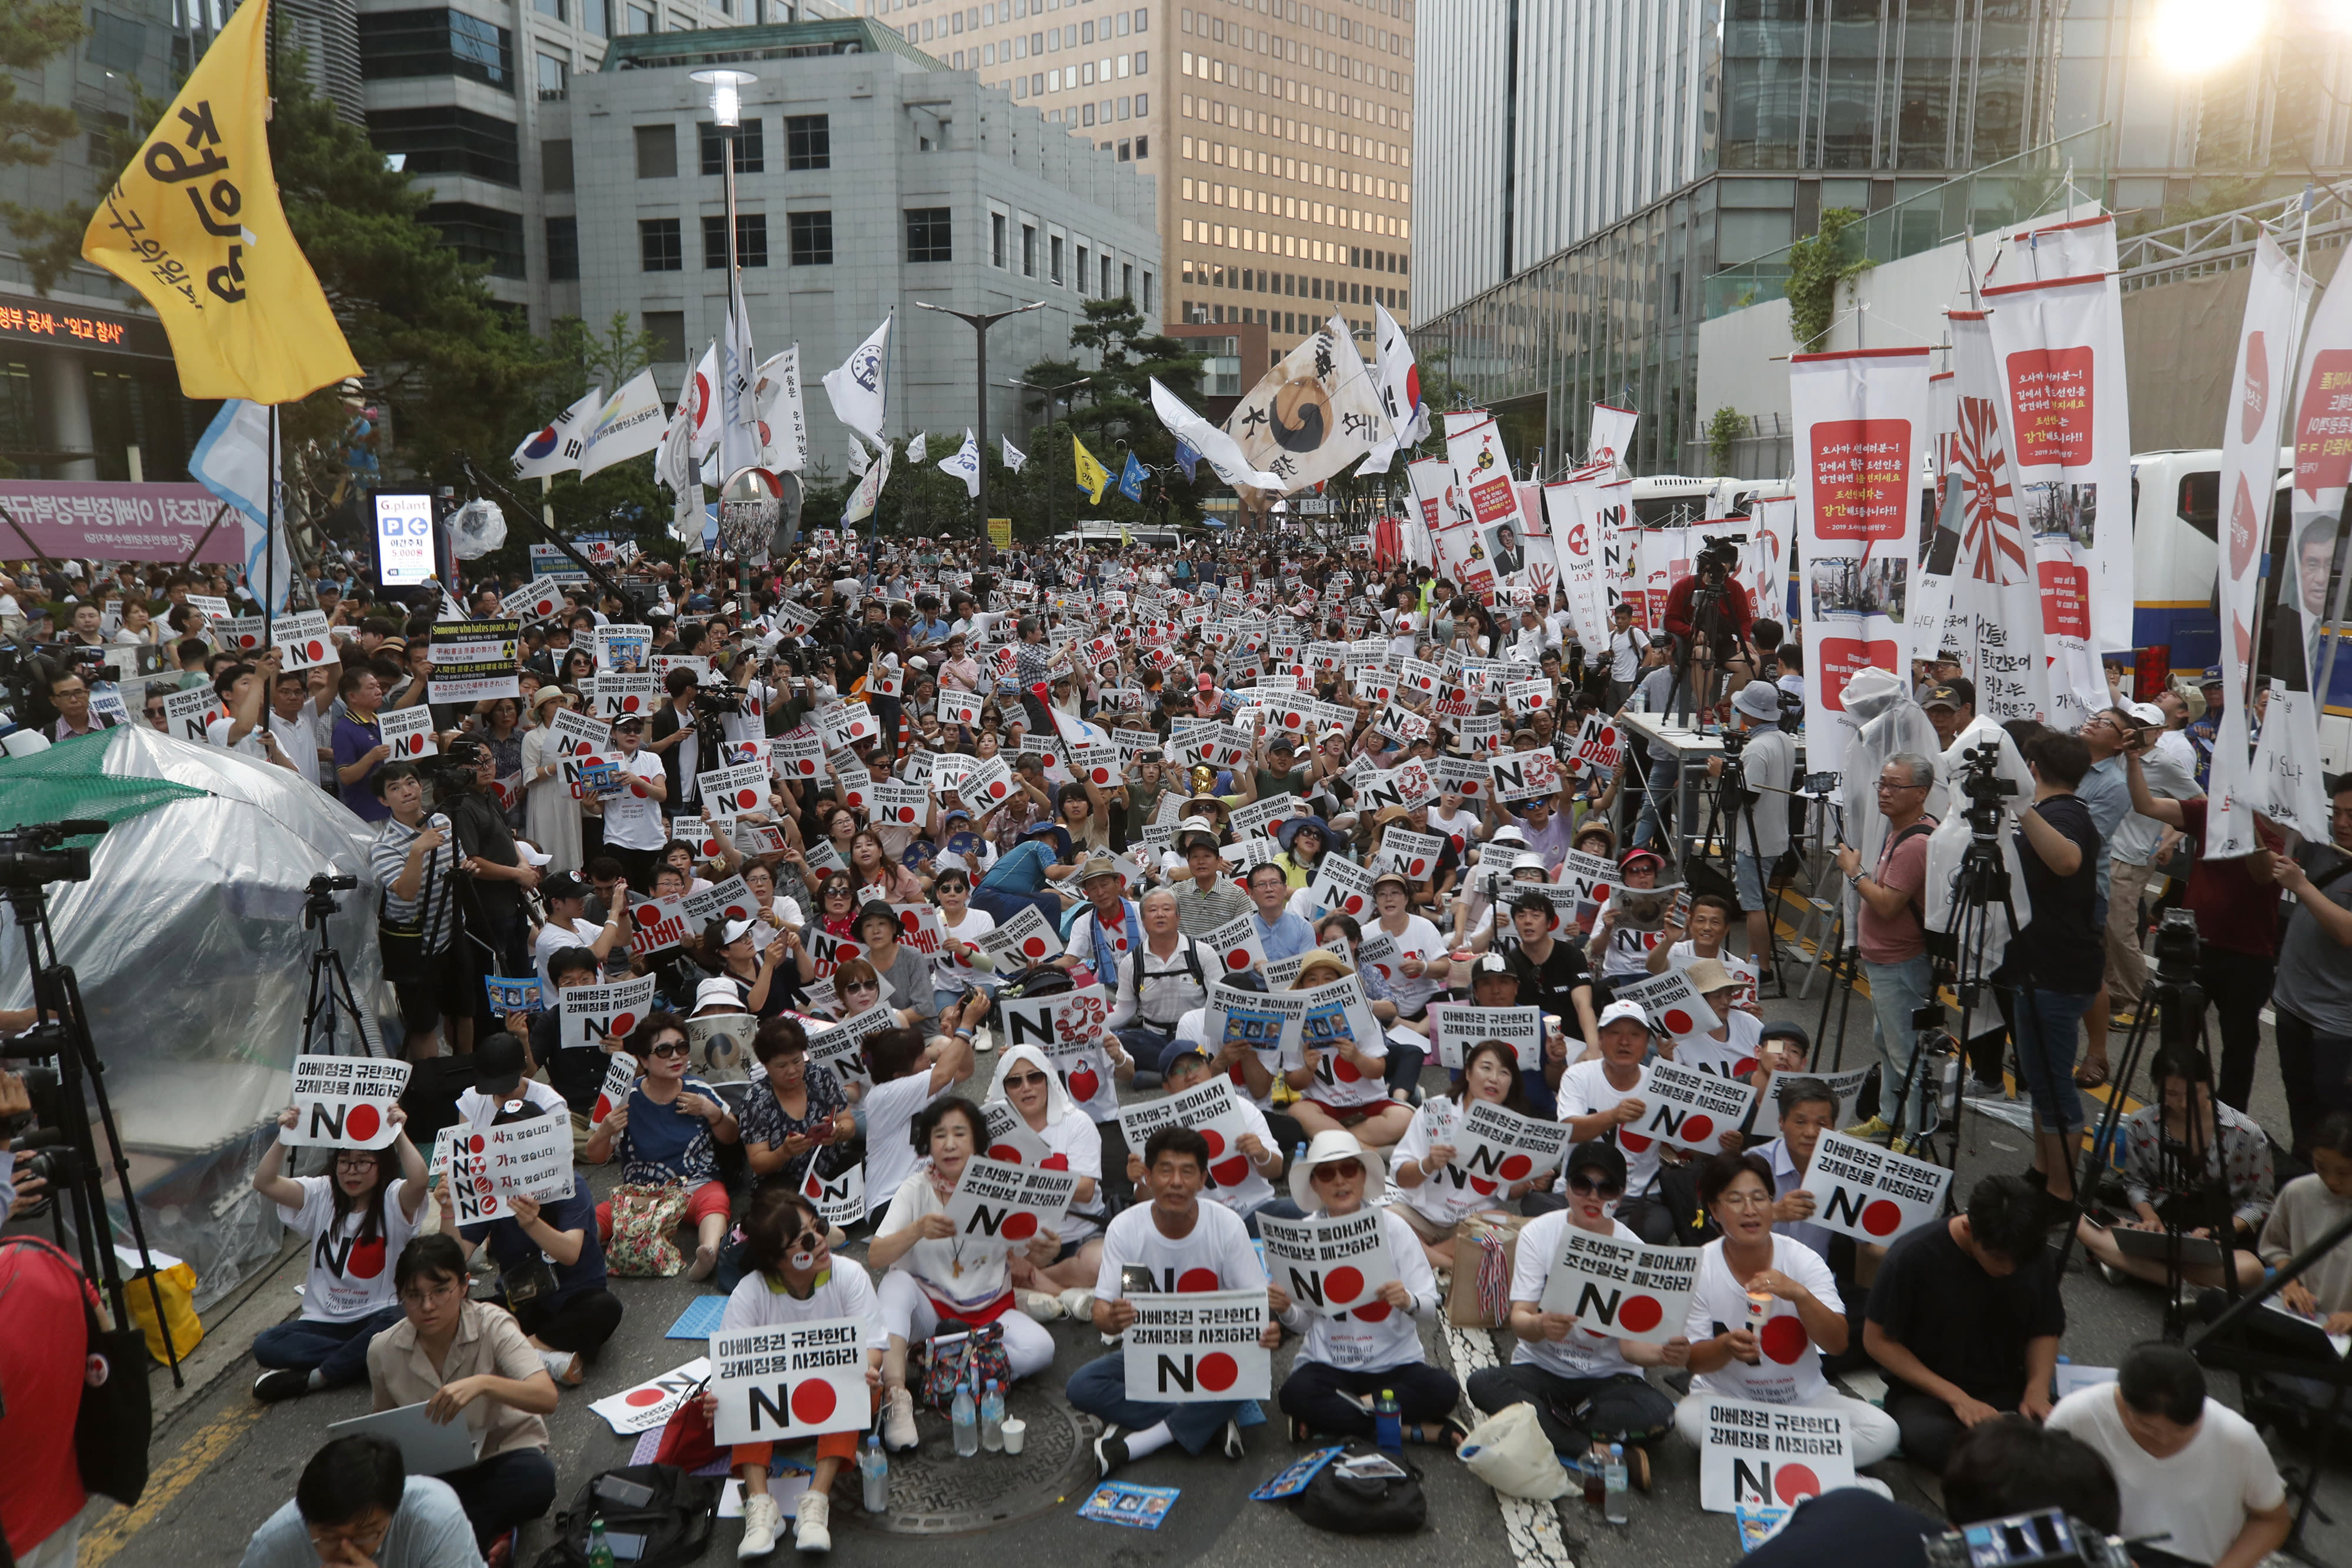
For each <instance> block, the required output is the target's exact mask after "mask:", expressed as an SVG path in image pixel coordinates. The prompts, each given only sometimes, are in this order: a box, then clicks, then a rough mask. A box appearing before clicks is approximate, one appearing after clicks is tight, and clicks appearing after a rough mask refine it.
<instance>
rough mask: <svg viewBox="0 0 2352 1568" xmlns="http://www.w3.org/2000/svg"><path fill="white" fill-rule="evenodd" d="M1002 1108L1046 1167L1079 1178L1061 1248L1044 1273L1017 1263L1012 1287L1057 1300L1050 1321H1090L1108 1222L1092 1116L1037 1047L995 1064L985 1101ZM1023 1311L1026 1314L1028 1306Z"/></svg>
mask: <svg viewBox="0 0 2352 1568" xmlns="http://www.w3.org/2000/svg"><path fill="white" fill-rule="evenodd" d="M998 1102H1003V1103H1005V1104H1007V1105H1009V1106H1011V1107H1012V1110H1013V1114H1014V1115H1016V1116H1018V1117H1020V1118H1021V1121H1022V1124H1024V1126H1026V1127H1027V1128H1028V1129H1029V1131H1030V1132H1032V1133H1034V1134H1036V1136H1037V1139H1038V1141H1039V1142H1040V1143H1042V1144H1044V1145H1045V1150H1046V1153H1045V1156H1044V1158H1045V1163H1046V1164H1048V1165H1050V1166H1054V1167H1055V1169H1059V1170H1067V1171H1069V1172H1071V1173H1072V1174H1073V1175H1075V1176H1076V1177H1077V1178H1078V1187H1077V1191H1076V1192H1075V1193H1073V1194H1071V1195H1070V1212H1069V1216H1068V1218H1066V1219H1065V1220H1064V1221H1063V1222H1062V1231H1061V1235H1062V1245H1061V1248H1060V1250H1059V1251H1058V1252H1057V1253H1056V1254H1055V1257H1054V1259H1053V1260H1051V1261H1049V1262H1047V1263H1046V1264H1045V1266H1043V1267H1042V1268H1033V1267H1032V1266H1030V1264H1029V1262H1028V1261H1027V1260H1025V1259H1022V1258H1015V1259H1014V1260H1013V1283H1014V1284H1015V1285H1017V1286H1019V1287H1021V1288H1022V1289H1023V1290H1024V1291H1037V1292H1039V1293H1040V1294H1043V1295H1047V1296H1053V1297H1056V1298H1058V1301H1057V1306H1058V1310H1057V1311H1055V1312H1051V1313H1050V1314H1049V1315H1050V1316H1052V1317H1059V1316H1061V1315H1062V1313H1064V1312H1066V1313H1068V1314H1069V1315H1070V1316H1071V1317H1074V1318H1075V1317H1082V1316H1085V1315H1087V1314H1088V1313H1090V1312H1093V1311H1094V1304H1095V1298H1094V1291H1092V1290H1091V1289H1089V1288H1088V1287H1090V1286H1092V1285H1093V1284H1094V1282H1095V1275H1096V1273H1097V1271H1098V1270H1100V1267H1101V1264H1102V1228H1103V1224H1104V1222H1105V1221H1107V1220H1108V1218H1110V1216H1109V1214H1108V1212H1107V1211H1106V1210H1105V1208H1104V1207H1103V1193H1102V1139H1101V1137H1100V1135H1099V1134H1097V1132H1096V1130H1095V1124H1094V1120H1093V1118H1092V1117H1090V1116H1088V1115H1087V1113H1085V1112H1084V1111H1081V1110H1079V1109H1078V1107H1077V1106H1076V1103H1073V1102H1072V1101H1071V1099H1070V1092H1069V1091H1068V1090H1067V1089H1065V1088H1064V1087H1063V1086H1062V1081H1061V1079H1060V1078H1059V1077H1058V1076H1057V1075H1056V1074H1055V1071H1054V1064H1053V1063H1052V1062H1050V1061H1046V1060H1045V1052H1044V1051H1039V1050H1038V1049H1037V1048H1036V1047H1035V1046H1034V1045H1016V1046H1014V1047H1013V1049H1012V1050H1010V1051H1006V1052H1005V1053H1004V1054H1003V1056H1002V1057H1000V1058H998V1059H997V1063H996V1078H995V1080H994V1082H991V1083H990V1084H989V1086H988V1095H987V1098H986V1100H984V1101H983V1102H982V1103H983V1104H994V1103H998ZM1073 1292H1075V1294H1074V1293H1073ZM1080 1298H1084V1299H1083V1300H1081V1299H1080ZM1027 1310H1029V1304H1028V1303H1025V1302H1024V1311H1027Z"/></svg>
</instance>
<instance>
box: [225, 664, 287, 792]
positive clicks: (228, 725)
mask: <svg viewBox="0 0 2352 1568" xmlns="http://www.w3.org/2000/svg"><path fill="white" fill-rule="evenodd" d="M277 678H278V650H277V649H275V648H272V649H270V650H269V651H268V653H264V654H262V655H261V661H260V663H258V664H231V665H229V666H227V667H226V668H225V669H223V670H222V671H221V673H220V674H217V675H215V676H214V677H213V693H214V695H216V696H217V697H219V698H220V701H221V706H224V707H226V708H227V709H228V716H227V717H226V718H216V719H215V720H213V721H212V723H210V724H208V725H206V726H205V740H206V741H207V742H208V743H209V744H211V745H214V746H217V747H221V748H222V749H223V750H225V751H237V752H242V753H244V754H245V755H246V756H247V757H250V758H253V759H254V760H255V761H257V762H274V763H276V764H278V767H280V768H286V769H288V770H289V771H291V772H296V773H299V772H300V771H301V769H300V768H296V767H295V766H294V764H293V762H292V761H291V760H290V759H289V758H288V757H287V756H286V754H285V752H284V751H283V750H282V749H281V748H280V747H278V737H276V736H275V735H274V734H272V733H271V732H270V729H269V727H268V716H267V714H266V713H265V712H264V710H263V706H262V701H263V698H264V697H265V696H266V695H268V688H269V683H271V682H273V681H275V680H276V679H277Z"/></svg>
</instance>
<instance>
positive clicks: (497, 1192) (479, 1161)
mask: <svg viewBox="0 0 2352 1568" xmlns="http://www.w3.org/2000/svg"><path fill="white" fill-rule="evenodd" d="M452 1147H453V1148H454V1149H455V1150H456V1152H457V1155H458V1157H459V1158H462V1159H463V1160H464V1161H465V1162H466V1172H467V1175H468V1176H471V1177H472V1179H473V1187H474V1193H475V1196H476V1197H478V1199H479V1201H480V1207H481V1211H482V1213H483V1214H484V1215H485V1216H486V1217H488V1218H493V1219H494V1218H498V1217H499V1215H501V1214H503V1213H505V1212H506V1210H507V1208H508V1207H509V1206H510V1205H511V1204H512V1203H513V1201H514V1200H515V1199H516V1198H518V1197H529V1198H537V1199H540V1200H542V1201H544V1200H545V1199H548V1198H553V1197H570V1196H571V1193H572V1126H571V1121H570V1118H568V1117H562V1116H533V1117H531V1118H530V1120H529V1121H525V1122H508V1123H504V1124H501V1125H499V1126H495V1127H477V1128H475V1129H474V1130H473V1131H471V1132H469V1133H467V1134H463V1136H462V1140H461V1141H460V1142H459V1143H457V1144H456V1145H452ZM452 1179H453V1180H454V1179H455V1177H454V1173H453V1178H452Z"/></svg>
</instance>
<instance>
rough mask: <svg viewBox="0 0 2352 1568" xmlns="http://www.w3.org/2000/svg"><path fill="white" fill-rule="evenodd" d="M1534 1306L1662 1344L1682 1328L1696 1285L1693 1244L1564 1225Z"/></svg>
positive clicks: (1615, 1334) (1596, 1328) (1615, 1335)
mask: <svg viewBox="0 0 2352 1568" xmlns="http://www.w3.org/2000/svg"><path fill="white" fill-rule="evenodd" d="M1559 1236H1560V1241H1559V1254H1558V1255H1557V1256H1556V1257H1554V1258H1553V1259H1552V1260H1551V1264H1550V1267H1549V1270H1547V1271H1546V1273H1545V1275H1544V1288H1543V1294H1542V1295H1541V1296H1540V1297H1538V1299H1537V1302H1536V1304H1537V1305H1538V1306H1539V1307H1541V1308H1542V1309H1543V1310H1544V1311H1545V1312H1565V1313H1567V1314H1568V1315H1569V1316H1570V1317H1572V1318H1574V1319H1575V1320H1576V1322H1577V1326H1578V1327H1580V1328H1583V1329H1587V1330H1589V1331H1591V1333H1598V1334H1607V1335H1609V1336H1610V1337H1611V1338H1612V1339H1637V1340H1641V1341H1643V1343H1648V1344H1664V1343H1665V1342H1666V1341H1668V1340H1670V1339H1672V1338H1674V1337H1675V1335H1676V1334H1678V1333H1682V1332H1683V1322H1684V1320H1685V1318H1686V1317H1687V1316H1688V1315H1689V1312H1690V1299H1691V1294H1692V1292H1693V1291H1696V1290H1697V1288H1698V1264H1699V1254H1698V1253H1697V1252H1696V1250H1694V1249H1690V1248H1687V1247H1652V1246H1649V1245H1648V1244H1646V1243H1644V1242H1640V1241H1628V1240H1626V1239H1623V1238H1622V1237H1617V1236H1596V1235H1594V1234H1593V1233H1592V1232H1591V1231H1590V1230H1580V1229H1578V1228H1576V1227H1575V1226H1573V1225H1566V1226H1562V1227H1561V1228H1560V1232H1559Z"/></svg>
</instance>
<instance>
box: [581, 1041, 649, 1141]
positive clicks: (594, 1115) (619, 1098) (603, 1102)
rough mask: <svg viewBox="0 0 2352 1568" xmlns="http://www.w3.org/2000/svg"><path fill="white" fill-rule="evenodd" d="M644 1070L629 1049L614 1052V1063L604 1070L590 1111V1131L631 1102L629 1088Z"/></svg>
mask: <svg viewBox="0 0 2352 1568" xmlns="http://www.w3.org/2000/svg"><path fill="white" fill-rule="evenodd" d="M641 1071H644V1068H643V1067H642V1066H641V1065H640V1064H639V1062H638V1061H637V1059H636V1058H635V1057H634V1056H631V1055H630V1054H629V1053H628V1052H627V1051H614V1053H613V1064H612V1065H611V1066H610V1067H608V1068H606V1069H605V1070H604V1084H603V1086H602V1087H601V1088H599V1089H598V1090H597V1091H596V1103H595V1104H594V1105H593V1106H592V1107H591V1108H590V1109H589V1112H588V1130H589V1131H590V1132H592V1133H593V1132H594V1131H595V1130H596V1129H597V1128H599V1127H601V1126H603V1125H604V1118H605V1117H607V1116H609V1115H611V1114H612V1113H614V1111H617V1110H619V1109H620V1108H621V1107H622V1106H623V1105H625V1104H627V1103H629V1090H630V1088H631V1087H632V1086H633V1085H635V1082H636V1081H637V1074H638V1073H639V1072H641Z"/></svg>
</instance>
